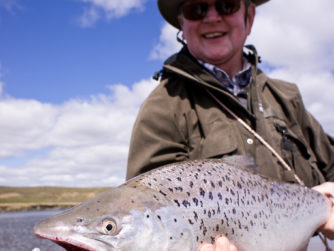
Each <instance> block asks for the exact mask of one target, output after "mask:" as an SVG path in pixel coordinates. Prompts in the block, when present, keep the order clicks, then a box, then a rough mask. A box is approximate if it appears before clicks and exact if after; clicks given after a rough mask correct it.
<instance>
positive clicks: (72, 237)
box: [34, 220, 112, 251]
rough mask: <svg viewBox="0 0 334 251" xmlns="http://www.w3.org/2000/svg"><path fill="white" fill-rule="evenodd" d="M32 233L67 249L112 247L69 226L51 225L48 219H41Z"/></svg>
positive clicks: (96, 250) (89, 250)
mask: <svg viewBox="0 0 334 251" xmlns="http://www.w3.org/2000/svg"><path fill="white" fill-rule="evenodd" d="M34 233H35V236H37V237H39V238H44V239H48V240H51V241H53V242H55V243H56V244H58V245H59V246H62V247H63V248H65V249H66V250H68V251H102V250H112V247H110V246H109V247H108V246H106V245H105V244H104V243H103V242H101V241H98V240H94V239H91V238H86V237H84V236H83V235H79V234H76V233H74V232H73V231H71V228H69V227H66V226H52V225H50V224H49V220H45V221H42V222H40V223H39V224H38V225H36V226H35V228H34ZM59 233H61V234H59Z"/></svg>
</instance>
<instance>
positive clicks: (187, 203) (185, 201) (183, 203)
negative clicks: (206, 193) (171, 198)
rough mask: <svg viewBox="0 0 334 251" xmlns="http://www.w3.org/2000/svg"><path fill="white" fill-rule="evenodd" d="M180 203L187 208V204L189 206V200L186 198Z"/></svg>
mask: <svg viewBox="0 0 334 251" xmlns="http://www.w3.org/2000/svg"><path fill="white" fill-rule="evenodd" d="M182 205H183V206H184V207H185V208H187V207H188V206H189V207H190V206H191V204H190V202H189V201H187V200H184V201H183V202H182Z"/></svg>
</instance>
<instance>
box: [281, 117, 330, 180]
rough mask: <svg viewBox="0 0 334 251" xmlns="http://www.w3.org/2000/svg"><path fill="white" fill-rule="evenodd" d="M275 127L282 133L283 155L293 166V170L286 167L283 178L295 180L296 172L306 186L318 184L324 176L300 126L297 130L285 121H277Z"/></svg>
mask: <svg viewBox="0 0 334 251" xmlns="http://www.w3.org/2000/svg"><path fill="white" fill-rule="evenodd" d="M275 128H276V130H277V131H278V133H279V134H281V140H280V148H281V153H282V157H283V158H284V159H285V160H286V161H287V162H288V164H289V165H290V167H291V168H292V171H288V170H285V169H284V170H283V171H282V177H283V179H284V180H285V181H287V182H289V181H291V182H294V181H295V178H294V174H297V176H298V177H299V178H300V179H302V180H303V182H304V183H305V185H306V186H310V187H311V186H314V185H317V184H318V183H319V182H320V181H321V180H322V179H323V177H321V173H319V171H318V168H317V166H316V160H315V157H314V155H313V154H312V151H311V150H310V147H309V146H308V144H307V143H306V140H305V138H304V136H303V134H302V133H301V132H300V131H299V130H298V128H297V130H295V131H294V130H292V129H289V128H287V127H286V126H285V123H284V124H282V123H276V124H275ZM294 129H296V128H294Z"/></svg>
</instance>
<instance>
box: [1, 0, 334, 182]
mask: <svg viewBox="0 0 334 251" xmlns="http://www.w3.org/2000/svg"><path fill="white" fill-rule="evenodd" d="M333 9H334V1H333V0H318V1H309V0H307V4H305V0H294V1H293V2H292V1H291V0H280V1H276V0H271V1H270V2H269V3H267V4H264V5H263V6H261V7H258V8H257V14H256V18H255V23H254V26H253V30H252V34H251V35H250V37H249V38H248V42H249V43H252V44H254V45H255V46H256V47H257V50H258V52H259V54H260V55H261V57H262V59H263V63H262V65H261V66H260V67H261V68H262V69H263V70H264V71H265V72H266V73H267V74H269V75H270V76H272V77H275V78H280V79H283V80H287V81H291V82H294V83H296V84H297V85H298V87H299V88H300V90H301V93H302V95H303V98H304V102H305V105H306V107H307V108H308V109H309V111H310V112H311V113H312V114H313V115H314V116H315V117H316V118H317V119H318V120H319V121H320V122H321V124H322V125H323V126H324V128H325V130H326V131H327V132H328V133H330V134H331V135H333V134H334V116H333V111H332V107H333V106H334V99H333V94H334V65H333V62H334V48H333V44H334V29H333V27H332V24H333V23H334V15H333ZM175 36H176V30H175V29H174V28H172V27H171V26H169V25H167V24H166V23H165V22H164V20H163V19H162V18H161V17H160V15H159V12H158V10H157V7H156V1H155V0H104V1H101V0H57V1H50V0H49V1H46V0H0V185H14V186H35V185H62V186H112V185H117V184H120V183H122V182H123V181H124V175H125V169H126V159H127V152H128V147H129V140H130V135H131V129H132V125H133V123H134V120H135V118H136V115H137V112H138V109H139V107H140V104H141V103H142V102H143V100H144V99H145V97H147V95H148V94H149V93H150V91H151V90H152V89H153V88H154V87H155V86H156V85H157V82H155V81H153V80H152V79H151V76H152V75H153V74H154V72H155V71H158V70H160V68H161V65H162V63H163V61H164V60H165V59H166V58H167V56H168V55H171V54H172V53H174V52H176V51H177V50H178V49H179V48H180V45H179V44H178V43H177V42H176V40H175Z"/></svg>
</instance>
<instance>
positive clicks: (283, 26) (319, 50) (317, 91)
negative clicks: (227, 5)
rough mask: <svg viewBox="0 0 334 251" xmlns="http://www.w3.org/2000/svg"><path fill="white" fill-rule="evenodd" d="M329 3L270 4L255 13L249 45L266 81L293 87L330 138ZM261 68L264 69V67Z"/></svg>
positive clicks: (284, 0)
mask: <svg viewBox="0 0 334 251" xmlns="http://www.w3.org/2000/svg"><path fill="white" fill-rule="evenodd" d="M333 9H334V2H333V1H332V0H318V1H316V2H315V1H308V2H307V3H306V2H305V1H304V0H294V1H289V0H280V1H270V2H268V3H266V4H264V5H263V6H261V7H259V8H258V9H257V15H256V19H255V23H254V26H253V30H252V34H251V36H250V37H249V39H248V42H249V43H252V44H254V45H256V48H257V50H258V52H259V54H260V55H261V56H262V59H263V61H264V62H265V63H266V64H269V65H270V66H271V67H270V69H267V70H266V72H267V73H269V75H270V76H272V77H275V78H280V79H283V80H286V81H290V82H294V83H296V84H297V85H298V87H299V88H300V90H301V93H302V96H303V99H304V102H305V104H306V106H307V108H308V109H309V111H310V112H311V113H312V114H313V115H314V116H315V117H316V118H317V119H318V120H319V121H320V122H321V124H322V125H323V126H324V128H325V130H326V131H327V132H328V133H330V134H331V135H334V116H333V111H332V109H331V107H333V106H334V99H333V98H332V94H333V93H334V74H333V73H334V65H333V62H334V48H333V44H334V29H333V27H332V24H333V23H334V15H333V13H332V12H333ZM264 68H266V67H264Z"/></svg>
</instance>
